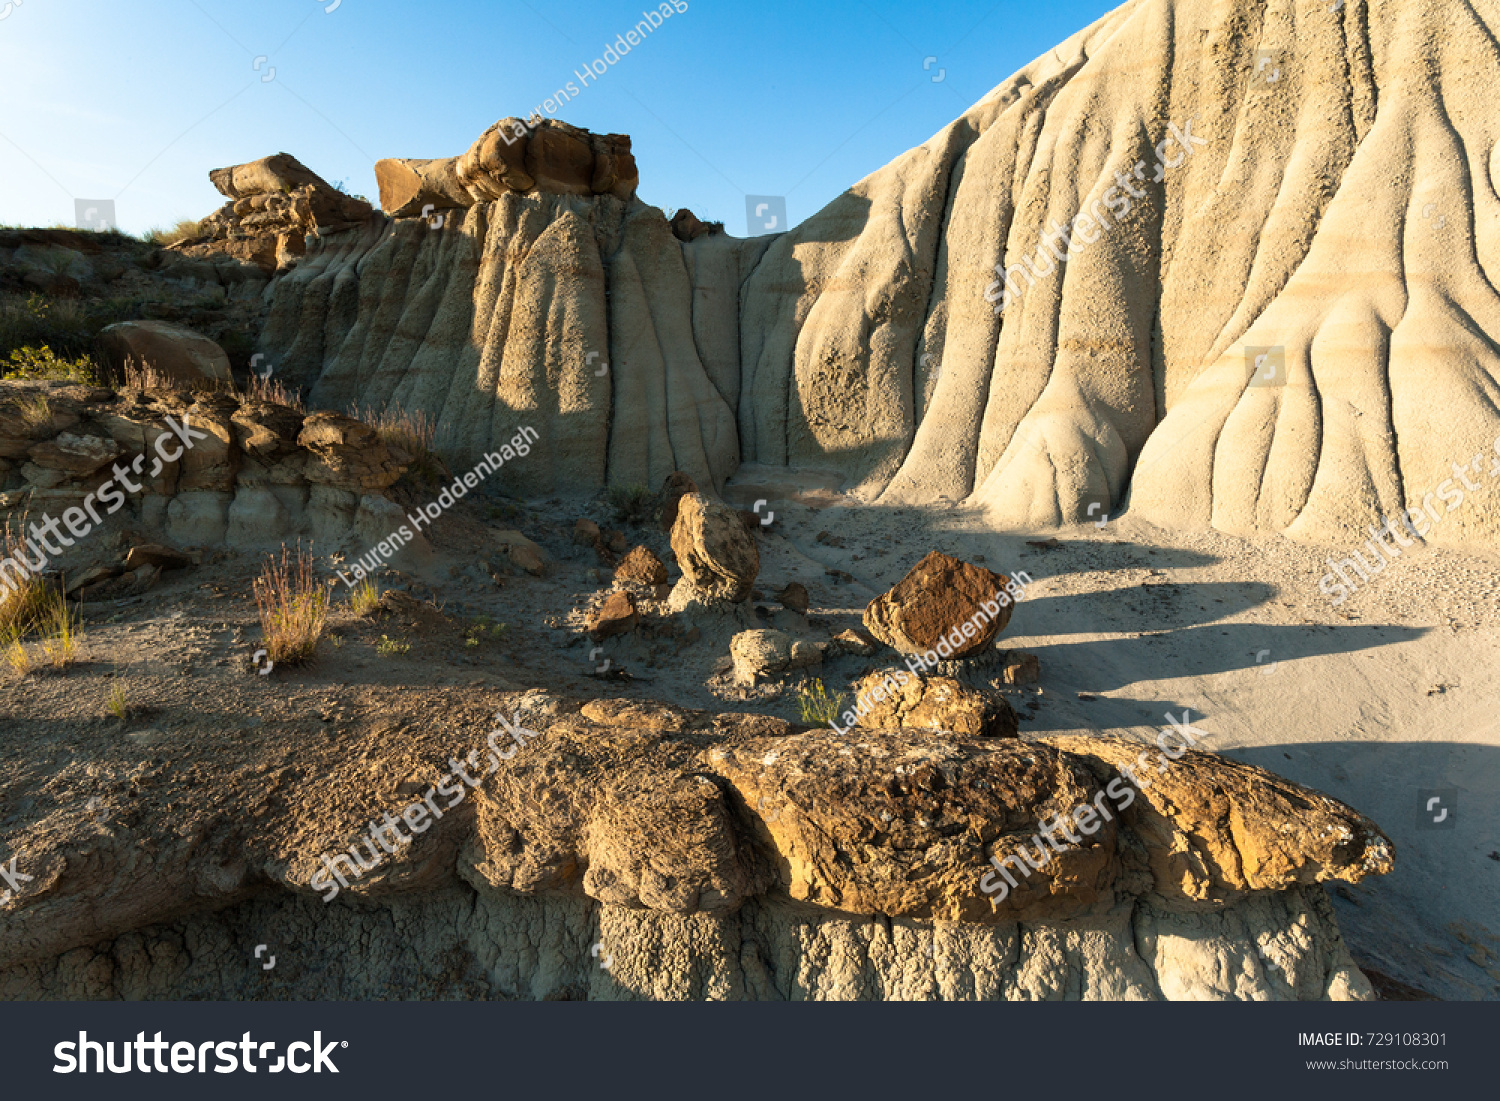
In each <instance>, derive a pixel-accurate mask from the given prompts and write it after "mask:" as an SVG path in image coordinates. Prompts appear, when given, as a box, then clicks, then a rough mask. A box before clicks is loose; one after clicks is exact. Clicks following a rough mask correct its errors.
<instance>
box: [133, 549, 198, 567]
mask: <svg viewBox="0 0 1500 1101" xmlns="http://www.w3.org/2000/svg"><path fill="white" fill-rule="evenodd" d="M192 564H193V557H192V555H190V554H184V553H183V552H182V551H180V550H174V549H173V548H171V547H164V546H162V545H161V544H160V543H142V544H140V545H139V546H134V547H131V548H130V550H129V551H128V552H127V553H126V555H125V569H126V570H128V571H132V572H133V571H135V570H138V569H140V568H141V567H142V566H156V567H159V568H160V569H164V570H184V569H187V567H189V566H191V565H192Z"/></svg>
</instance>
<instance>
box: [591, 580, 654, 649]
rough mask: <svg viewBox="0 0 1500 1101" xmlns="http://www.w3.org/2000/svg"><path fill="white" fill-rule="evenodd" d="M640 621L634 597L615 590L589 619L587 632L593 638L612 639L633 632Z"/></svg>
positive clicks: (622, 590)
mask: <svg viewBox="0 0 1500 1101" xmlns="http://www.w3.org/2000/svg"><path fill="white" fill-rule="evenodd" d="M640 621H641V615H640V612H638V611H637V610H636V606H635V597H633V596H631V595H630V593H628V592H626V591H625V590H624V589H617V590H616V591H615V592H612V593H610V594H609V596H608V597H607V598H606V599H605V601H604V603H603V604H601V605H599V607H598V608H597V609H595V611H594V613H593V615H591V616H590V617H589V626H588V631H589V634H590V635H592V636H593V637H594V638H612V637H614V636H615V635H623V634H628V633H629V632H630V631H633V630H634V629H635V626H636V624H638V623H639V622H640Z"/></svg>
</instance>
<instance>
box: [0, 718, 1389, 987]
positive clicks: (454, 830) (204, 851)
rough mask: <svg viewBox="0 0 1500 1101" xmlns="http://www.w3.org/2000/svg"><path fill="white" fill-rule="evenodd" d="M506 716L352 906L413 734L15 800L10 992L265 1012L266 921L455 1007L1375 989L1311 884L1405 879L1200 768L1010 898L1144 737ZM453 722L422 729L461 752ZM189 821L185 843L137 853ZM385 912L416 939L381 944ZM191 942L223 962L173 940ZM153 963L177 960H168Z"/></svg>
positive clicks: (436, 744)
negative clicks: (236, 1001)
mask: <svg viewBox="0 0 1500 1101" xmlns="http://www.w3.org/2000/svg"><path fill="white" fill-rule="evenodd" d="M503 713H504V714H506V715H510V716H512V717H513V719H514V722H515V723H516V724H517V727H518V728H517V729H511V730H506V731H504V732H502V731H497V732H496V733H497V734H502V736H503V739H504V741H505V742H506V743H507V745H510V746H511V747H512V748H509V749H507V750H506V752H507V753H508V754H509V756H508V757H507V758H506V759H505V760H501V759H500V756H499V754H498V752H492V753H491V755H490V759H489V761H488V762H486V761H485V760H484V758H483V757H482V756H476V757H474V758H473V759H471V760H470V771H471V772H472V773H473V774H474V775H473V780H474V783H475V785H476V786H475V789H474V791H473V792H472V793H471V795H470V798H469V800H468V801H467V802H465V803H463V804H462V806H461V808H460V809H458V810H455V811H453V812H452V813H449V814H447V815H445V816H443V817H441V818H440V819H439V820H437V821H436V823H435V825H433V826H432V828H431V829H428V830H426V831H425V832H423V833H422V834H421V835H420V836H414V837H413V838H412V839H411V843H410V844H408V845H401V846H397V847H396V849H395V852H394V854H393V855H391V856H390V857H389V858H385V857H384V856H382V859H381V860H380V861H379V862H378V866H377V867H375V868H374V869H373V870H371V871H369V872H368V873H367V874H365V875H364V876H363V877H360V876H359V875H358V874H357V873H354V872H353V871H352V865H349V868H348V869H347V870H348V871H349V873H350V874H349V875H347V876H346V877H345V883H346V885H345V886H344V887H342V888H338V889H336V890H332V891H329V890H328V889H329V888H337V887H338V885H337V884H336V883H335V881H334V879H333V878H332V877H331V876H329V875H328V874H327V872H326V869H327V868H328V867H329V863H328V862H325V860H324V859H323V857H324V856H326V855H327V854H329V853H337V852H338V850H339V845H340V842H339V841H338V840H337V839H339V838H347V837H351V836H358V835H361V834H364V833H367V832H368V830H369V819H370V818H371V816H372V814H373V815H374V816H376V817H377V818H378V817H379V814H380V810H379V806H380V805H384V804H383V803H380V802H379V800H378V799H377V800H376V802H373V803H372V801H371V800H372V798H375V793H374V792H372V791H371V790H370V783H371V780H370V777H371V776H376V775H380V776H385V777H387V778H389V777H390V776H392V775H396V776H400V775H408V774H410V773H409V771H408V770H409V769H410V768H411V767H413V766H412V765H411V764H410V762H409V759H408V756H407V755H408V753H409V751H410V750H411V749H412V748H413V747H412V746H409V745H408V744H407V739H399V740H391V741H389V742H380V743H378V744H377V743H372V745H371V752H372V753H373V754H375V755H376V756H381V755H386V754H396V755H398V756H400V758H401V760H402V761H406V762H407V763H405V764H396V765H395V766H394V770H393V768H392V765H391V763H390V762H386V761H384V760H381V761H378V762H377V761H374V760H372V759H356V758H354V757H351V755H349V754H347V753H345V752H343V751H342V750H340V749H339V747H337V746H329V747H323V746H322V745H321V744H320V743H313V744H308V743H306V741H305V739H304V740H303V741H302V742H301V743H299V744H301V745H302V749H301V751H300V752H299V756H298V763H297V767H296V768H294V769H293V768H280V769H276V770H273V772H272V773H271V774H270V775H268V774H267V772H266V767H265V764H264V760H265V757H264V754H263V752H262V751H261V750H260V749H258V748H257V747H256V745H255V744H253V743H255V742H256V741H258V740H259V739H261V738H264V737H269V736H270V735H269V734H248V733H247V734H246V735H245V736H244V737H242V738H240V739H232V740H230V741H228V742H227V743H226V742H224V740H223V739H222V737H219V736H218V735H216V736H215V737H214V739H213V740H211V741H210V740H203V741H201V742H200V741H182V742H179V743H178V744H177V745H176V747H175V748H174V756H173V763H172V768H171V769H170V771H167V770H163V769H155V770H153V769H150V768H142V767H140V764H139V762H138V761H137V760H136V759H135V757H136V754H137V753H138V751H135V750H132V749H130V748H129V747H124V746H113V747H109V748H107V749H103V750H101V751H100V752H101V754H102V755H101V756H99V759H98V760H96V761H95V762H94V763H93V764H91V765H90V766H89V772H88V775H87V777H84V776H83V775H82V773H79V774H78V775H77V776H74V775H72V774H70V775H69V777H68V778H66V779H62V780H59V781H57V782H55V783H54V784H53V785H52V787H51V789H50V790H51V791H52V795H53V797H52V799H51V800H49V801H48V803H47V804H46V805H45V806H43V805H41V804H38V803H34V802H25V801H20V802H18V803H17V804H15V805H16V806H17V808H18V813H17V815H16V816H15V817H14V818H13V820H12V822H11V825H10V826H9V827H8V829H9V834H8V841H9V844H10V846H11V849H12V851H16V852H23V853H25V854H26V869H25V870H26V872H27V874H28V875H30V876H32V877H33V879H32V881H31V882H29V883H28V884H26V886H25V889H24V890H22V891H21V892H19V893H18V894H17V896H16V897H15V898H13V899H11V900H10V901H9V902H8V903H6V905H5V918H6V923H7V930H8V933H9V935H8V936H7V937H6V938H5V939H4V940H3V942H0V996H3V997H6V998H17V997H29V998H34V997H101V996H103V997H110V996H113V997H120V996H141V997H146V996H160V994H161V993H162V992H163V991H165V990H170V991H172V993H173V996H175V997H179V998H180V997H187V996H204V997H208V996H212V997H255V996H257V993H256V991H257V989H259V988H260V984H261V980H260V978H259V977H258V972H257V971H256V970H255V969H247V968H246V967H244V966H243V964H241V966H238V967H219V966H217V965H215V963H214V960H215V959H216V957H217V955H218V952H219V950H218V948H217V947H215V946H217V945H219V944H220V943H221V942H232V941H233V938H232V937H230V936H228V930H231V929H234V928H237V927H240V926H241V925H242V924H243V923H245V922H257V923H259V924H257V925H255V928H256V929H257V930H259V931H260V932H258V933H257V936H258V938H259V939H260V940H262V941H264V940H265V939H266V938H267V937H268V936H271V935H272V932H271V931H274V934H275V935H278V936H283V937H286V938H287V940H286V941H284V943H287V942H290V940H291V938H292V936H293V931H294V930H296V929H298V928H302V929H304V930H305V935H303V936H300V937H298V938H297V941H298V943H300V944H302V945H303V946H304V947H302V948H301V949H300V950H299V952H298V953H297V959H296V967H297V971H295V972H294V973H292V974H289V975H286V976H282V977H279V978H278V983H277V986H276V990H275V994H274V996H276V997H280V998H285V997H294V996H301V994H302V993H310V992H313V991H315V990H318V989H322V990H324V991H327V990H328V989H337V990H338V991H339V992H340V993H339V996H341V997H360V996H367V995H366V994H365V993H364V992H365V991H367V990H370V989H372V988H373V984H376V983H379V982H389V983H392V984H393V986H392V987H387V988H386V993H387V996H388V995H389V992H390V989H392V988H394V989H397V990H401V991H403V992H407V993H410V994H412V995H415V996H430V997H496V996H505V997H523V998H525V997H535V998H543V997H593V998H686V997H706V998H772V999H775V998H790V997H815V998H912V997H952V998H974V999H990V998H1080V997H1082V998H1146V999H1161V998H1252V999H1296V998H1309V999H1319V998H1369V997H1370V996H1371V993H1370V989H1369V986H1368V984H1367V983H1366V982H1365V980H1364V978H1363V976H1361V975H1360V974H1359V972H1358V970H1357V968H1355V966H1354V965H1353V963H1352V962H1351V961H1350V959H1349V956H1348V953H1347V951H1346V949H1345V948H1344V945H1343V943H1342V941H1341V940H1340V938H1339V934H1338V931H1337V927H1336V925H1335V923H1334V920H1333V917H1332V913H1331V909H1330V907H1329V904H1328V901H1327V899H1326V898H1325V897H1324V896H1323V894H1322V888H1321V887H1319V886H1318V884H1320V883H1325V882H1330V881H1347V882H1357V881H1359V880H1360V879H1362V878H1364V877H1365V876H1368V875H1373V874H1380V873H1382V872H1385V871H1387V870H1389V868H1390V867H1391V859H1392V852H1391V847H1390V843H1389V842H1388V841H1387V840H1386V839H1385V838H1384V836H1383V835H1381V833H1380V832H1379V830H1377V829H1376V828H1375V827H1374V826H1373V824H1371V823H1370V822H1369V821H1368V820H1367V819H1365V818H1363V817H1362V816H1361V815H1359V814H1358V813H1356V812H1354V811H1352V810H1350V809H1349V808H1348V807H1345V806H1343V805H1341V804H1339V803H1337V802H1335V801H1333V800H1331V799H1329V798H1327V797H1325V796H1322V795H1319V794H1318V793H1316V792H1312V791H1309V790H1307V789H1305V788H1301V787H1298V786H1297V785H1295V784H1291V783H1289V782H1287V781H1284V780H1280V779H1278V778H1276V777H1274V776H1271V775H1270V774H1268V773H1265V772H1263V771H1261V770H1259V769H1254V768H1249V767H1247V766H1242V765H1237V764H1235V763H1233V762H1227V761H1224V760H1222V759H1220V758H1217V757H1215V756H1213V755H1210V754H1201V753H1194V752H1188V753H1186V754H1185V755H1184V756H1183V757H1182V758H1181V759H1179V760H1177V761H1175V762H1174V764H1173V768H1172V771H1171V773H1170V776H1169V779H1170V778H1171V777H1177V779H1175V780H1173V781H1172V782H1173V783H1174V784H1175V785H1176V786H1174V787H1170V788H1169V787H1167V786H1166V785H1165V784H1164V785H1163V786H1161V787H1159V788H1152V789H1151V790H1149V791H1147V792H1145V793H1144V794H1145V798H1143V799H1139V800H1137V801H1136V802H1135V803H1134V804H1133V805H1127V806H1125V807H1124V808H1123V809H1122V810H1121V812H1120V813H1119V815H1118V816H1117V817H1116V818H1114V819H1112V821H1111V822H1110V824H1109V827H1108V828H1107V829H1105V830H1101V831H1098V832H1097V833H1095V834H1093V835H1091V836H1089V837H1088V838H1086V839H1082V840H1083V841H1084V842H1085V843H1081V844H1079V845H1077V846H1076V847H1073V848H1070V849H1067V850H1066V851H1064V852H1062V853H1060V854H1058V855H1057V857H1056V858H1055V859H1054V860H1052V861H1051V862H1050V864H1048V865H1047V866H1046V867H1045V868H1043V869H1042V870H1040V871H1039V872H1037V873H1035V874H1033V875H1032V876H1031V877H1030V878H1029V879H1028V881H1027V882H1026V885H1025V888H1024V889H1023V890H1018V891H1016V892H1013V893H1011V894H1010V895H1009V897H1007V898H1006V899H1005V900H1004V902H1003V904H1001V905H991V903H990V900H989V899H988V898H986V896H985V895H984V894H983V893H981V891H980V889H979V886H980V882H981V879H982V877H984V876H985V875H986V874H987V873H988V871H989V869H990V867H991V865H990V858H991V856H993V855H996V854H998V853H1000V852H1003V851H1005V850H1006V849H1007V848H1008V847H1009V846H1011V845H1012V844H1013V843H1014V842H1015V841H1016V840H1018V839H1019V838H1022V837H1026V836H1027V835H1031V834H1034V833H1035V832H1036V831H1037V830H1038V829H1039V822H1040V821H1043V820H1046V819H1049V818H1053V817H1054V816H1056V815H1067V814H1070V813H1071V812H1072V810H1073V808H1074V806H1075V805H1076V804H1081V803H1084V802H1087V801H1089V800H1091V799H1093V798H1094V797H1095V795H1096V794H1097V793H1098V792H1100V791H1102V790H1103V789H1104V788H1105V786H1107V785H1109V784H1111V783H1115V782H1123V776H1124V773H1123V772H1122V771H1121V763H1123V762H1124V761H1126V760H1127V759H1128V760H1130V761H1133V760H1134V759H1135V757H1134V753H1135V751H1136V749H1137V748H1138V747H1136V746H1135V745H1134V744H1129V743H1124V742H1119V741H1115V740H1112V739H1093V738H1051V739H1042V740H1040V741H1036V742H1030V743H1024V744H1023V743H1020V742H1017V741H1014V740H992V741H987V742H975V741H970V740H965V739H954V738H948V737H943V736H938V735H935V734H933V733H932V732H930V731H923V732H902V731H880V732H865V731H859V732H855V733H853V734H851V735H850V736H847V737H839V736H835V735H833V734H832V733H831V732H830V731H828V730H826V729H818V730H812V731H806V732H798V731H796V730H794V729H793V728H790V727H788V726H787V724H786V723H784V722H781V721H780V720H777V719H773V718H769V717H765V716H753V715H733V714H724V715H715V714H709V713H703V712H693V711H686V710H683V709H681V708H675V707H671V706H667V705H658V704H652V703H651V702H649V701H640V700H625V701H593V702H591V703H588V704H585V705H583V706H582V707H581V708H580V706H579V704H578V703H577V702H576V701H568V700H563V699H559V698H555V697H549V696H546V695H543V694H541V693H529V694H525V695H517V696H513V697H509V698H508V699H507V700H506V701H505V706H504V708H503ZM451 734H452V732H451V731H444V732H443V734H442V735H441V736H439V735H437V734H436V733H435V732H433V731H413V732H412V734H411V737H412V738H413V739H415V740H416V742H417V743H419V744H418V746H417V747H416V748H417V749H419V750H420V753H419V756H424V755H431V756H432V759H433V760H434V761H439V760H441V759H442V758H443V756H444V755H445V754H446V755H451V754H452V753H453V746H452V745H450V744H449V741H451ZM445 738H446V739H448V740H447V741H445V740H444V739H445ZM513 738H514V739H515V741H514V743H513V742H512V739H513ZM473 742H474V744H481V743H482V742H483V734H482V733H478V734H475V736H474V738H473ZM397 743H399V744H397ZM429 743H430V744H429ZM496 745H497V743H496V741H495V738H494V737H491V739H490V749H491V750H492V751H493V750H495V747H496ZM482 752H484V751H481V753H482ZM476 762H477V763H476ZM372 770H373V771H372ZM0 782H4V781H0ZM187 785H192V786H193V792H192V798H190V799H184V798H183V792H184V790H185V788H186V786H187ZM420 786H421V785H420V784H419V785H417V787H418V788H420ZM117 788H118V789H119V790H118V791H117V790H116V789H117ZM125 790H129V792H130V797H129V799H128V800H126V801H124V802H120V801H119V798H118V796H119V793H120V792H123V791H125ZM94 795H98V796H100V797H101V799H100V801H101V802H105V801H107V802H108V803H109V804H110V805H111V806H116V805H117V806H118V808H119V809H118V810H116V811H115V812H114V817H112V818H111V819H110V820H109V822H108V823H107V828H101V827H100V826H99V825H98V823H97V822H95V821H94V820H92V819H91V817H90V816H89V815H88V814H87V813H85V811H84V809H83V801H84V800H85V799H86V798H90V797H92V796H94ZM415 798H417V796H415V795H409V796H407V797H405V798H403V799H396V798H395V797H391V806H392V807H393V808H395V809H398V810H399V808H400V805H401V804H402V803H404V802H407V801H411V800H412V799H415ZM70 801H76V802H77V803H78V806H77V807H76V808H75V807H72V806H71V803H70ZM377 804H378V805H377ZM168 807H171V808H173V810H172V812H171V818H172V821H173V822H174V826H175V829H174V831H173V832H172V833H170V834H167V835H160V836H157V843H156V844H155V845H153V846H151V847H149V848H145V847H142V846H140V845H139V844H138V843H137V841H136V838H135V835H136V832H137V831H138V830H139V829H142V828H153V829H154V828H155V826H156V824H157V823H159V822H160V821H161V820H163V818H164V816H165V815H166V813H167V812H166V808H168ZM248 822H254V826H253V828H247V827H246V825H245V824H246V823H248ZM344 843H345V844H347V841H345V842H344ZM370 844H371V845H372V846H373V842H370ZM375 851H378V850H375ZM85 853H87V856H85V855H84V854H85ZM348 863H349V862H348V860H347V857H346V859H345V864H348ZM332 866H334V867H335V868H337V867H338V866H339V865H338V864H337V863H336V862H335V863H334V864H333V865H332ZM315 879H316V880H317V882H316V883H314V882H313V881H314V880H315ZM319 892H324V893H325V897H326V898H328V899H329V901H328V902H327V904H326V905H325V904H324V903H323V902H320V901H319V900H318V893H319ZM350 896H353V897H352V898H351V897H350ZM393 922H394V924H395V926H396V927H399V928H402V929H405V930H406V933H405V935H404V936H403V940H404V941H405V942H406V943H405V946H404V947H403V946H398V945H397V944H396V943H394V942H392V941H390V940H389V939H388V938H387V937H386V936H384V935H383V934H380V933H378V932H373V930H376V929H377V928H378V927H380V926H381V925H382V923H383V924H384V926H386V927H390V926H391V924H392V923H393ZM1023 927H1024V935H1023ZM325 932H326V933H327V937H326V939H325V938H324V936H323V933H325ZM366 932H370V936H369V938H368V939H367V938H366V937H365V935H364V934H365V933H366ZM183 937H188V938H190V939H191V940H192V941H193V943H194V944H201V945H203V950H202V951H199V950H197V949H195V951H194V952H193V953H191V954H185V953H181V952H176V953H171V952H168V953H166V954H165V957H163V956H162V954H161V953H159V952H158V951H157V950H156V949H157V947H158V946H159V945H164V944H167V943H172V942H173V941H174V939H180V938H183ZM349 937H355V938H356V939H357V940H358V942H359V943H361V944H362V945H366V946H367V950H365V951H362V952H360V953H349V952H348V951H347V950H346V945H347V943H349V941H348V939H347V938H349ZM601 943H602V944H603V946H604V948H605V949H606V950H607V951H608V953H609V954H610V957H611V959H612V964H611V967H610V969H609V972H608V974H603V973H601V970H600V966H599V963H600V961H599V958H598V951H597V948H596V949H595V950H594V951H591V946H597V945H599V944H601ZM241 955H242V952H241ZM189 957H191V958H189ZM160 958H172V959H176V960H177V962H176V963H174V964H172V965H170V966H161V967H157V966H154V965H153V966H147V965H146V964H145V963H144V961H146V960H150V959H160ZM459 960H462V961H466V962H464V963H463V964H462V965H461V966H460V965H458V964H456V963H455V961H459ZM1272 964H1274V965H1275V966H1274V967H1272V966H1271V965H1272ZM403 972H404V977H402V975H403ZM247 976H248V977H247ZM303 976H305V978H304V977H303ZM325 996H326V995H325Z"/></svg>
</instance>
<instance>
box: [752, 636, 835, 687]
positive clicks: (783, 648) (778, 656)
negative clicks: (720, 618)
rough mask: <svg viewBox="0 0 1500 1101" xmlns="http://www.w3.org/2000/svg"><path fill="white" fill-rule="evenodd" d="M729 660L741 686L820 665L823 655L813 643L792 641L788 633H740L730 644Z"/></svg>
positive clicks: (798, 640) (794, 639)
mask: <svg viewBox="0 0 1500 1101" xmlns="http://www.w3.org/2000/svg"><path fill="white" fill-rule="evenodd" d="M729 656H730V657H731V658H733V659H734V679H735V680H736V681H738V682H739V683H740V684H747V685H748V684H756V683H758V682H759V681H761V680H764V679H767V678H771V677H778V676H781V675H782V674H784V673H789V672H792V671H793V670H795V669H805V668H807V667H808V666H810V665H818V664H820V663H821V662H822V660H823V653H822V651H821V650H819V649H818V648H817V646H815V645H814V644H813V643H811V642H806V641H804V640H802V639H798V638H793V637H792V636H791V635H789V634H787V633H786V632H785V631H774V630H766V629H760V630H753V631H741V632H740V633H739V634H737V635H735V636H734V638H732V639H731V640H730V642H729Z"/></svg>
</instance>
